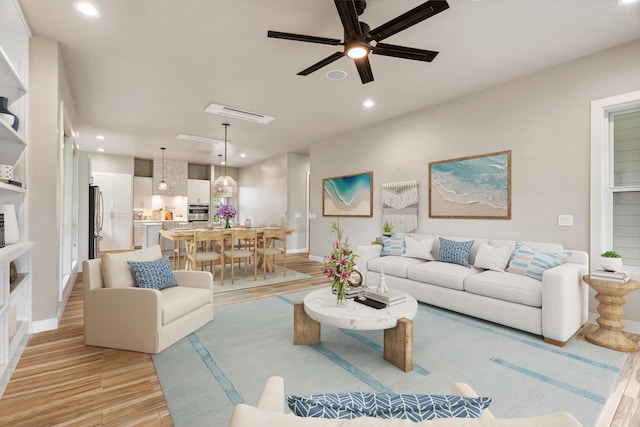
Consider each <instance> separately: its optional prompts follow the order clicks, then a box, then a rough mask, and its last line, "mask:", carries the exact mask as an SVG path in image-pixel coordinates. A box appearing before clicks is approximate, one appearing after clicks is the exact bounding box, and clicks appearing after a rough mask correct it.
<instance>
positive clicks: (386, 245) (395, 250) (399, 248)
mask: <svg viewBox="0 0 640 427" xmlns="http://www.w3.org/2000/svg"><path fill="white" fill-rule="evenodd" d="M382 245H383V246H382V253H381V254H380V256H390V255H393V256H400V255H402V254H403V253H404V237H389V236H382Z"/></svg>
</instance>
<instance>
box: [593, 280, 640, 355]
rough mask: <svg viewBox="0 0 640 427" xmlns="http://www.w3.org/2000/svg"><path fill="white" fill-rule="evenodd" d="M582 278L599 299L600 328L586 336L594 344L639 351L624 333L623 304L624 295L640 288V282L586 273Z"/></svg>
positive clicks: (620, 349)
mask: <svg viewBox="0 0 640 427" xmlns="http://www.w3.org/2000/svg"><path fill="white" fill-rule="evenodd" d="M582 279H583V280H584V281H585V282H586V283H587V284H588V285H589V286H591V287H592V288H593V289H595V290H596V292H597V294H596V299H597V300H598V301H599V304H598V314H600V317H598V319H597V320H596V322H597V323H598V326H599V327H598V328H597V329H595V330H593V331H591V332H589V333H587V335H586V336H585V338H586V339H587V341H589V342H590V343H593V344H597V345H600V346H602V347H607V348H610V349H613V350H617V351H624V352H627V353H628V352H635V351H638V344H637V343H635V342H633V341H631V340H630V339H629V338H627V337H625V336H624V334H623V333H622V329H623V328H624V323H622V321H621V319H622V317H623V316H624V310H623V309H622V306H623V305H624V303H625V302H626V301H625V299H624V296H625V295H626V294H628V293H630V292H633V291H635V290H636V289H639V288H640V282H638V281H637V280H629V281H628V282H627V283H620V282H610V281H608V280H600V279H595V278H592V277H591V276H589V275H585V276H583V277H582Z"/></svg>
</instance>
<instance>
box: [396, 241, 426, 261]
mask: <svg viewBox="0 0 640 427" xmlns="http://www.w3.org/2000/svg"><path fill="white" fill-rule="evenodd" d="M404 244H405V250H404V254H403V255H402V256H406V257H410V258H418V259H426V260H433V255H432V254H431V248H433V239H424V240H416V239H414V238H412V237H409V236H404Z"/></svg>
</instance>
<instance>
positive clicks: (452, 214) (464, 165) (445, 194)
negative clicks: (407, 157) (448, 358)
mask: <svg viewBox="0 0 640 427" xmlns="http://www.w3.org/2000/svg"><path fill="white" fill-rule="evenodd" d="M429 183H430V188H429V217H430V218H480V219H511V151H510V150H509V151H500V152H497V153H489V154H480V155H477V156H469V157H461V158H458V159H451V160H443V161H439V162H431V163H429Z"/></svg>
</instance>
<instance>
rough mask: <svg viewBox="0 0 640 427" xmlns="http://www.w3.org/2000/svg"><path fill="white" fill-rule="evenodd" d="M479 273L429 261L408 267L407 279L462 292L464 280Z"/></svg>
mask: <svg viewBox="0 0 640 427" xmlns="http://www.w3.org/2000/svg"><path fill="white" fill-rule="evenodd" d="M385 271H386V267H385ZM481 271H482V270H479V269H477V268H474V267H463V266H461V265H458V264H450V263H446V262H438V261H430V262H425V263H422V264H418V265H415V266H411V267H409V268H408V269H407V278H408V279H411V280H415V281H417V282H422V283H429V284H431V285H436V286H443V287H445V288H451V289H456V290H458V291H462V290H464V280H465V278H467V277H469V276H471V275H474V274H478V273H480V272H481Z"/></svg>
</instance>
